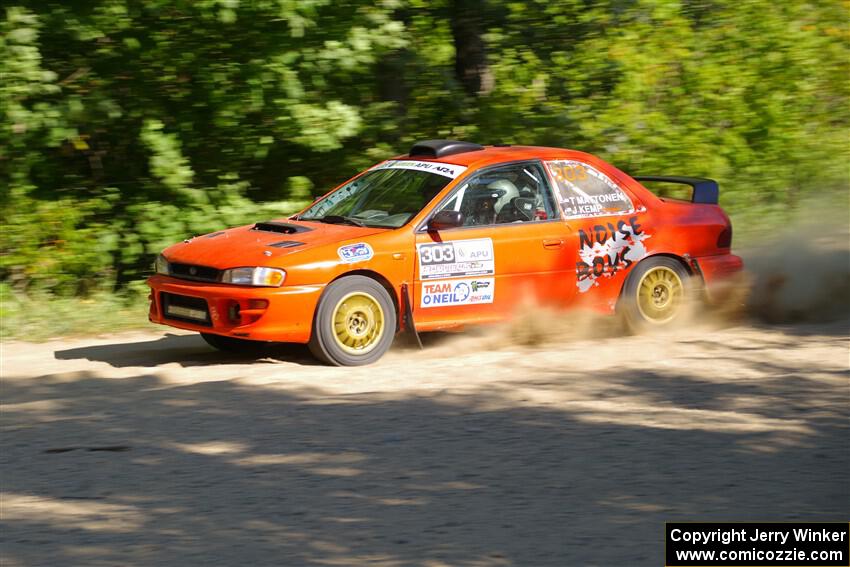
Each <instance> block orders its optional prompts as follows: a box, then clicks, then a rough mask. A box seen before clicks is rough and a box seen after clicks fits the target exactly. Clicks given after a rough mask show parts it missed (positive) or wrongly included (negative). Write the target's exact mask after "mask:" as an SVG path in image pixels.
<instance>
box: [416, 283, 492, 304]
mask: <svg viewBox="0 0 850 567" xmlns="http://www.w3.org/2000/svg"><path fill="white" fill-rule="evenodd" d="M495 291H496V280H495V279H494V278H480V279H478V278H470V279H464V280H449V281H435V282H422V294H421V295H422V299H421V300H420V303H419V305H420V307H447V306H452V305H475V304H480V303H493V295H494V292H495Z"/></svg>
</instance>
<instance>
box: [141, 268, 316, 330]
mask: <svg viewBox="0 0 850 567" xmlns="http://www.w3.org/2000/svg"><path fill="white" fill-rule="evenodd" d="M147 283H148V286H149V287H150V288H151V295H150V299H151V304H150V313H149V315H148V318H149V319H150V320H151V322H153V323H159V324H161V325H169V326H172V327H177V328H179V329H188V330H191V331H199V332H202V333H214V334H217V335H224V336H230V337H238V338H243V339H252V340H257V341H278V342H293V343H307V342H309V340H310V333H311V330H312V326H313V314H314V312H315V310H316V304H317V303H318V301H319V296H320V295H321V293H322V290H323V289H324V285H309V286H286V285H284V286H282V287H247V286H236V285H228V284H214V283H199V282H191V281H186V280H179V279H176V278H172V277H170V276H164V275H155V276H152V277H150V278H149V279H148V281H147ZM163 294H172V296H183V297H187V298H196V299H201V300H203V301H205V302H206V305H207V307H208V320H207V322H205V323H203V322H193V321H191V320H190V319H189V318H186V317H179V316H175V315H174V314H173V313H172V314H166V313H165V305H164V301H163V300H164V299H166V300H167V299H168V298H167V297H164V296H163ZM186 303H197V301H194V302H192V301H191V300H187V302H186ZM184 311H185V310H184ZM187 313H191V312H187Z"/></svg>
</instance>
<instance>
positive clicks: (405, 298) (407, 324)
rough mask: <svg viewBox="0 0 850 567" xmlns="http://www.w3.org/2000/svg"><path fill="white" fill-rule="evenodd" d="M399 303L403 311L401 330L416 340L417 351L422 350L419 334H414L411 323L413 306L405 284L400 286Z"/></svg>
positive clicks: (413, 326)
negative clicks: (408, 332) (409, 333)
mask: <svg viewBox="0 0 850 567" xmlns="http://www.w3.org/2000/svg"><path fill="white" fill-rule="evenodd" d="M401 301H402V304H403V305H402V308H403V309H404V325H403V328H404V329H405V330H406V331H410V332H411V333H413V337H414V338H415V339H416V344H417V345H419V349H420V350H421V349H422V341H421V340H420V338H419V333H417V332H416V324H415V323H414V322H413V305H412V304H411V302H410V291H409V290H408V287H407V284H406V283H403V284H401Z"/></svg>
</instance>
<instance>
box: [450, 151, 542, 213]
mask: <svg viewBox="0 0 850 567" xmlns="http://www.w3.org/2000/svg"><path fill="white" fill-rule="evenodd" d="M439 210H451V211H460V212H461V213H463V226H481V225H491V224H508V223H515V222H534V221H540V220H547V219H553V218H558V212H557V208H556V205H555V202H554V200H553V198H552V192H551V191H550V190H549V185H548V183H547V179H546V175H545V174H544V172H543V168H542V167H540V165H539V164H537V163H520V164H511V165H507V166H503V167H498V168H494V169H488V170H487V171H484V172H482V173H479V174H477V175H475V176H474V177H472V178H471V179H470V180H469V181H467V182H466V183H464V184H463V185H462V186H461V187H460V188H458V189H457V191H455V193H454V195H452V197H451V198H450V199H449V200H448V201H446V203H444V204H443V205H442V206H441V207H440V208H439V209H438V211H439ZM435 212H436V211H435Z"/></svg>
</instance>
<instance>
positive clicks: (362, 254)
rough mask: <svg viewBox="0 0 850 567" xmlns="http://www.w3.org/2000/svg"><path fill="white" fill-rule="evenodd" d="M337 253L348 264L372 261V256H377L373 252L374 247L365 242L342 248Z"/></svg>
mask: <svg viewBox="0 0 850 567" xmlns="http://www.w3.org/2000/svg"><path fill="white" fill-rule="evenodd" d="M336 253H337V254H339V259H340V260H342V261H343V262H344V263H346V264H353V263H354V262H362V261H365V260H371V259H372V256H374V255H375V253H374V252H373V251H372V247H371V246H369V245H368V244H366V243H365V242H358V243H357V244H348V245H346V246H341V247H340V248H339V249H338V250H337V251H336Z"/></svg>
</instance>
